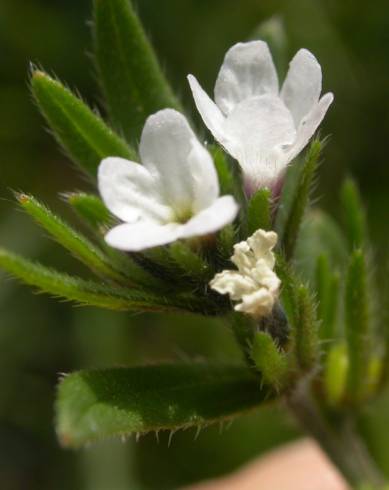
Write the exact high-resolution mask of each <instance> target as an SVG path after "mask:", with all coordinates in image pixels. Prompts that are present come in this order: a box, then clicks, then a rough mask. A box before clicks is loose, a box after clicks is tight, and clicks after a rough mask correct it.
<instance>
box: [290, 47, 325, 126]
mask: <svg viewBox="0 0 389 490" xmlns="http://www.w3.org/2000/svg"><path fill="white" fill-rule="evenodd" d="M321 81H322V74H321V67H320V65H319V63H318V61H317V59H316V58H315V56H314V55H313V54H312V53H311V52H310V51H308V50H307V49H300V50H299V51H298V52H297V54H296V55H295V56H294V58H293V59H292V61H291V62H290V65H289V71H288V74H287V76H286V78H285V82H284V84H283V86H282V90H281V97H282V99H283V101H284V102H285V105H286V106H287V107H288V108H289V110H290V111H291V113H292V116H293V119H294V122H295V125H296V128H297V127H298V125H299V124H300V121H301V120H302V118H303V117H304V116H306V115H307V114H308V113H309V112H310V111H311V109H312V108H313V106H314V105H315V104H316V103H317V102H318V101H319V97H320V93H321Z"/></svg>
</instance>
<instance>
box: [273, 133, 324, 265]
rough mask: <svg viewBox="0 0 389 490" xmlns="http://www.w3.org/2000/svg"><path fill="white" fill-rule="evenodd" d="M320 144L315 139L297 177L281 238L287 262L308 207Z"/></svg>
mask: <svg viewBox="0 0 389 490" xmlns="http://www.w3.org/2000/svg"><path fill="white" fill-rule="evenodd" d="M321 149H322V143H321V142H320V141H319V140H318V139H316V140H314V141H313V142H312V143H311V146H310V147H309V150H308V152H307V155H306V157H305V162H304V166H303V168H302V171H301V175H300V177H299V182H298V184H297V187H296V190H295V194H294V197H293V201H292V204H291V209H290V211H289V215H288V217H287V220H286V224H285V229H284V232H283V236H282V246H283V248H284V251H285V256H286V258H287V260H290V259H291V258H292V257H293V254H294V249H295V245H296V241H297V237H298V234H299V230H300V226H301V222H302V220H303V217H304V213H305V210H306V208H307V206H308V205H309V200H310V194H311V191H312V186H313V182H314V177H315V175H316V171H317V169H318V166H319V159H320V153H321Z"/></svg>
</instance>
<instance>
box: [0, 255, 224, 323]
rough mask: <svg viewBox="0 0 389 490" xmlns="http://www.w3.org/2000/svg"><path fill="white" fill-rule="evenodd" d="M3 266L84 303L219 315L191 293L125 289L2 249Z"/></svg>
mask: <svg viewBox="0 0 389 490" xmlns="http://www.w3.org/2000/svg"><path fill="white" fill-rule="evenodd" d="M0 268H2V269H4V270H5V271H7V272H8V273H9V274H11V275H13V276H15V277H16V278H18V279H20V280H21V281H23V282H24V283H26V284H29V285H30V286H35V287H37V288H38V289H40V290H41V291H43V292H45V293H49V294H51V295H53V296H57V297H62V298H64V299H66V300H69V301H75V302H76V303H79V304H81V305H86V306H98V307H100V308H107V309H111V310H121V311H132V312H138V313H139V312H198V313H204V314H209V315H212V314H215V313H216V312H215V311H214V308H213V305H212V303H207V301H206V300H205V299H204V298H199V299H197V298H195V297H193V296H189V295H173V296H172V295H167V294H165V295H162V294H160V295H159V294H152V293H148V292H147V293H145V292H143V291H138V290H136V289H125V288H121V287H116V286H114V287H113V286H109V285H107V284H104V283H102V284H99V283H95V282H93V281H85V280H83V279H80V278H77V277H72V276H69V275H68V274H64V273H60V272H57V271H55V270H53V269H51V268H48V267H45V266H43V265H41V264H39V263H34V262H31V261H29V260H27V259H24V258H22V257H20V256H18V255H16V254H13V253H12V252H8V251H7V250H3V249H0Z"/></svg>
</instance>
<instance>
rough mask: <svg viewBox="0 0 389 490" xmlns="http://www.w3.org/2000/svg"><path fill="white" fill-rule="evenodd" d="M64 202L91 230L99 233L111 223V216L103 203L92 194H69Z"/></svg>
mask: <svg viewBox="0 0 389 490" xmlns="http://www.w3.org/2000/svg"><path fill="white" fill-rule="evenodd" d="M65 198H66V201H67V202H68V203H69V204H70V206H71V207H72V208H73V209H74V211H75V212H76V214H77V215H78V216H79V217H80V218H81V219H82V220H83V221H85V222H86V223H87V224H88V225H89V226H90V227H91V228H92V230H95V231H100V230H101V229H102V228H104V227H105V226H107V225H108V224H109V223H110V222H111V221H112V218H111V214H110V212H109V211H108V209H107V208H106V207H105V204H104V203H103V201H102V200H101V199H100V198H99V197H98V196H96V195H94V194H87V193H85V192H71V193H69V194H66V196H65Z"/></svg>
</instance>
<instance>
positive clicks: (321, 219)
mask: <svg viewBox="0 0 389 490" xmlns="http://www.w3.org/2000/svg"><path fill="white" fill-rule="evenodd" d="M322 255H325V256H326V257H328V261H329V264H330V267H331V269H332V270H333V271H339V272H342V271H343V270H344V269H345V268H346V267H347V259H348V250H347V242H346V239H345V237H344V235H343V233H342V230H341V228H340V227H339V225H338V224H337V222H336V221H335V220H334V219H333V218H332V217H331V216H330V215H329V214H327V213H325V212H324V211H322V210H319V209H313V210H310V211H309V212H308V213H307V215H306V218H305V219H304V221H303V223H302V226H301V229H300V233H299V237H298V240H297V244H296V250H295V254H294V257H295V265H296V268H297V269H298V272H299V273H300V274H301V276H302V277H303V278H304V279H305V280H307V281H309V283H310V284H311V285H314V284H315V282H316V276H315V274H316V266H317V261H318V258H319V257H320V256H322Z"/></svg>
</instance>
